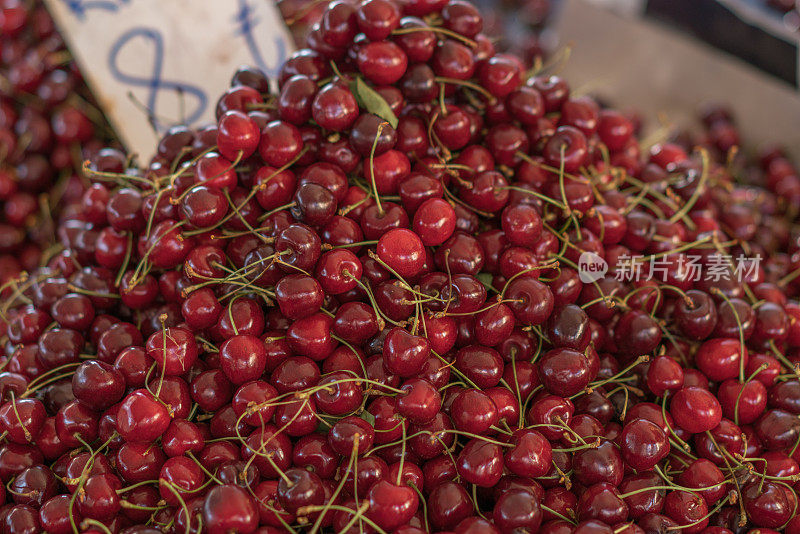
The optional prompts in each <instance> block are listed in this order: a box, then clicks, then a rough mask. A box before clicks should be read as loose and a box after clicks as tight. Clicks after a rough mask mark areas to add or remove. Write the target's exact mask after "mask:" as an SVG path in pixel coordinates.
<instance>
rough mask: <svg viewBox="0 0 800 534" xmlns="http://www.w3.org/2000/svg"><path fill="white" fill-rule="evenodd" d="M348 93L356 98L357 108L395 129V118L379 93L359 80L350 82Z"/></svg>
mask: <svg viewBox="0 0 800 534" xmlns="http://www.w3.org/2000/svg"><path fill="white" fill-rule="evenodd" d="M350 92H351V93H353V96H355V97H356V101H357V102H358V106H359V107H360V108H362V109H365V110H367V111H368V112H370V113H372V114H373V115H377V116H378V117H380V118H382V119H383V120H385V121H386V122H388V123H389V124H390V125H391V126H392V128H397V116H396V115H395V114H394V111H392V108H391V106H389V104H388V103H387V102H386V100H384V99H383V97H382V96H381V95H380V93H379V92H377V91H376V90H375V89H373V88H372V87H370V86H369V85H367V84H366V83H365V82H364V80H362V79H361V78H356V79H355V80H353V81H352V82H350Z"/></svg>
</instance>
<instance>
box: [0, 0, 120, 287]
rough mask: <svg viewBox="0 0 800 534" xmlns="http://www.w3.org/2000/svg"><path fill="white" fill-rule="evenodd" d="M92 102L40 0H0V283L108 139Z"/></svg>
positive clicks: (78, 189)
mask: <svg viewBox="0 0 800 534" xmlns="http://www.w3.org/2000/svg"><path fill="white" fill-rule="evenodd" d="M92 101H93V100H92V98H91V95H90V92H89V90H88V89H87V87H86V85H85V83H84V82H83V79H82V78H81V75H80V72H79V71H78V68H77V65H76V63H75V62H74V61H73V60H72V58H71V56H70V54H69V52H68V51H67V50H66V48H65V45H64V42H63V40H62V38H61V36H60V35H59V34H58V32H57V31H56V28H55V25H54V23H53V20H52V18H51V17H50V15H49V14H48V13H47V10H46V9H45V8H44V5H43V4H42V2H41V1H39V0H32V1H23V0H0V284H2V283H5V282H6V281H8V280H10V279H13V278H15V277H18V276H19V275H20V273H21V272H23V271H27V272H30V271H31V270H32V269H34V268H36V267H37V266H39V265H40V259H41V258H42V257H43V254H44V257H47V253H46V251H47V250H48V249H49V248H50V247H51V246H52V245H53V243H54V238H55V227H54V221H53V220H52V217H53V214H54V213H58V212H59V210H60V207H61V206H64V205H67V204H69V203H71V202H74V201H75V200H76V199H78V198H80V195H81V193H82V191H83V189H85V185H84V183H85V180H82V179H81V178H79V176H80V169H81V166H82V165H83V161H84V159H85V158H86V157H91V156H92V155H93V154H95V153H96V152H97V151H98V150H99V149H101V148H102V147H103V146H105V145H108V144H109V143H110V142H111V136H110V135H109V129H108V126H107V124H106V122H105V119H104V118H103V116H102V114H100V113H99V111H97V109H96V108H95V107H94V105H93V104H92V103H91V102H92Z"/></svg>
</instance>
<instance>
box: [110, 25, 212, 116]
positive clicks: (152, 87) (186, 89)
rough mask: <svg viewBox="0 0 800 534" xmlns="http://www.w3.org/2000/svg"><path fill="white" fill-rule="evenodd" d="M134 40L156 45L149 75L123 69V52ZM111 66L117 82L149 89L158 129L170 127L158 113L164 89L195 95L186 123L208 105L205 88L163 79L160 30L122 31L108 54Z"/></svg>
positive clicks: (202, 111) (148, 99)
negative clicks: (121, 61) (120, 57)
mask: <svg viewBox="0 0 800 534" xmlns="http://www.w3.org/2000/svg"><path fill="white" fill-rule="evenodd" d="M135 39H143V40H145V41H147V42H150V43H152V45H153V48H154V54H153V62H152V64H153V66H152V71H151V74H150V77H149V78H148V77H143V76H138V75H131V74H127V73H125V72H123V71H122V70H121V69H120V66H119V56H120V53H121V52H122V51H123V50H124V49H125V47H126V46H128V44H129V43H131V42H132V41H134V40H135ZM108 66H109V69H110V71H111V74H112V76H114V78H115V79H117V80H118V81H120V82H122V83H125V84H128V85H131V86H133V87H145V88H147V89H148V94H147V101H146V106H147V109H148V110H149V111H150V117H148V118H149V119H150V121H151V123H152V124H153V126H154V127H155V128H156V129H159V130H161V129H164V128H165V127H166V126H169V125H163V124H161V123H160V122H159V119H158V114H157V113H156V108H157V105H158V96H159V93H160V92H161V91H180V92H183V93H184V94H186V95H189V96H192V97H194V98H195V100H196V106H195V108H194V109H193V110H192V112H191V113H189V114H188V116H187V117H186V123H187V124H192V123H194V122H196V121H197V120H199V119H200V118H202V116H203V114H204V112H205V110H206V107H207V106H208V97H207V96H206V94H205V92H203V90H202V89H200V88H198V87H196V86H193V85H190V84H187V83H181V82H174V81H169V80H165V79H164V78H163V72H162V71H163V69H164V38H163V37H162V36H161V34H160V33H159V32H158V31H157V30H154V29H152V28H132V29H130V30H128V31H127V32H125V33H124V34H122V35H121V36H120V37H119V39H117V41H116V42H115V43H114V45H113V46H112V47H111V50H110V52H109V54H108Z"/></svg>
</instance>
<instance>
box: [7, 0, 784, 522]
mask: <svg viewBox="0 0 800 534" xmlns="http://www.w3.org/2000/svg"><path fill="white" fill-rule="evenodd" d="M308 45H309V48H307V49H303V50H300V51H298V52H297V53H295V54H294V55H293V56H292V57H291V58H290V59H289V60H288V61H287V62H286V63H285V65H284V66H283V68H282V69H281V72H280V75H279V77H278V79H277V80H273V82H274V85H275V86H277V91H276V92H272V91H271V88H270V83H269V80H267V78H266V77H265V76H264V74H263V73H261V72H259V71H257V70H255V69H252V68H241V69H240V70H238V71H237V72H236V73H235V75H234V76H233V80H232V84H231V88H230V89H229V90H228V91H227V92H226V93H225V94H224V95H222V97H221V98H220V99H219V101H218V104H217V118H218V121H217V123H216V124H214V125H211V126H208V127H203V128H199V129H189V128H186V127H176V128H173V129H172V130H170V131H169V132H168V133H167V134H166V135H165V136H164V137H163V138H162V140H161V142H160V143H159V145H158V147H157V150H156V155H155V156H154V157H153V159H152V160H151V162H150V163H149V165H147V166H146V167H145V168H133V167H129V166H128V165H129V161H128V160H127V159H126V157H125V156H124V155H123V154H122V153H121V152H120V151H118V150H115V149H103V150H100V151H98V152H97V154H95V155H94V156H93V157H92V158H91V160H90V162H89V163H87V165H86V166H85V167H86V171H85V176H84V178H85V179H86V181H87V184H89V185H88V187H86V189H85V191H83V193H82V195H81V197H80V198H79V199H78V200H76V201H75V202H74V203H71V204H69V205H67V206H66V207H65V208H64V209H63V210H62V212H61V214H60V215H59V220H58V237H59V243H60V246H61V248H60V250H59V251H58V252H56V253H55V254H54V255H53V257H52V258H50V259H49V260H48V261H47V265H46V267H42V268H38V269H33V270H31V271H30V272H28V273H26V274H24V275H20V276H17V277H15V278H13V279H10V280H9V281H8V282H7V283H6V284H5V286H4V287H3V291H4V292H5V294H6V295H7V298H6V299H5V301H4V302H3V304H2V306H1V307H0V312H2V317H3V319H4V321H5V323H4V324H5V328H4V333H5V344H4V349H5V350H4V355H3V367H2V372H0V396H2V404H0V431H1V432H2V434H0V436H2V440H0V480H2V482H3V484H4V489H3V490H2V493H1V494H2V496H3V499H4V500H5V504H4V505H3V506H2V507H1V508H0V531H2V532H3V533H6V534H17V533H35V532H42V531H46V532H48V533H51V534H60V533H65V534H68V533H71V532H85V533H92V534H108V533H109V532H110V533H117V532H122V533H127V534H133V533H139V534H145V533H151V532H153V533H155V532H170V533H172V532H174V533H176V534H180V533H192V532H208V533H212V534H217V533H221V534H222V533H224V534H227V533H234V532H235V533H244V534H249V533H254V532H258V533H259V534H272V533H278V532H296V533H299V532H309V533H321V532H337V533H338V532H343V533H364V532H366V533H393V532H396V533H401V534H414V533H422V532H440V533H444V532H453V533H458V534H464V533H503V534H506V533H523V532H528V533H534V532H543V533H546V534H573V533H577V534H589V533H592V534H595V533H596V534H641V533H645V534H656V533H658V534H667V533H669V532H686V533H687V534H692V533H708V534H739V533H744V532H751V531H752V532H760V533H769V532H774V531H786V532H790V533H800V519H798V513H797V512H798V497H797V493H796V490H795V486H796V485H797V484H798V482H800V467H799V466H798V461H800V450H798V444H800V419H798V415H800V381H798V374H799V373H800V367H799V366H798V364H799V363H800V304H798V303H797V301H796V300H795V299H796V298H797V296H798V295H799V294H800V232H798V230H797V228H796V226H795V224H796V214H797V207H798V203H797V202H796V201H795V199H796V198H797V197H796V196H793V195H796V191H797V189H798V188H797V186H798V184H800V179H798V177H797V173H796V172H795V169H794V168H793V167H792V166H791V164H790V163H789V161H788V160H787V159H786V157H785V156H783V155H782V154H781V152H780V151H779V150H771V151H769V152H765V153H764V154H763V158H762V161H763V169H759V168H755V169H751V168H749V167H748V168H747V169H748V172H746V173H745V172H744V171H742V169H741V168H740V167H739V165H738V158H737V157H736V156H735V154H734V153H733V151H734V149H733V147H734V146H735V145H736V141H735V134H736V129H735V127H734V126H733V123H732V121H731V119H730V117H729V116H728V117H726V116H725V113H724V112H723V111H724V110H721V109H716V110H710V111H709V112H708V114H707V123H708V124H709V131H711V130H714V131H715V132H716V134H715V135H716V137H714V136H711V135H710V134H709V135H708V136H707V142H704V143H703V144H704V145H705V146H701V147H700V148H698V149H697V150H688V149H687V148H685V147H682V146H681V145H680V144H679V143H677V142H676V143H662V144H657V145H655V146H653V147H650V148H645V147H642V146H640V144H639V142H638V141H637V139H636V136H635V130H636V128H635V125H634V123H633V122H632V121H631V120H630V119H629V118H628V117H627V116H626V115H625V114H623V113H620V112H618V111H615V110H613V109H607V108H603V107H601V106H600V105H598V103H596V102H595V101H594V100H592V99H591V98H589V97H585V96H576V95H574V94H571V91H570V87H569V85H568V83H567V82H566V81H565V80H563V79H561V78H559V77H558V76H555V75H549V74H547V73H545V72H527V71H525V69H524V68H523V65H522V63H521V62H520V60H519V59H517V58H516V57H515V56H512V55H506V54H501V53H496V52H495V50H494V47H493V44H492V42H491V41H490V40H489V39H487V38H486V37H485V35H484V34H482V18H481V16H480V15H479V12H478V11H477V10H476V9H475V8H474V7H473V6H472V5H471V4H469V3H467V2H465V1H464V0H449V1H445V0H402V1H398V2H395V1H394V0H365V1H363V2H362V3H360V4H357V3H352V2H349V1H346V0H336V1H334V2H331V3H330V4H328V5H327V6H326V7H325V10H324V12H323V13H322V16H321V19H320V21H319V23H318V24H316V25H314V26H313V28H312V29H311V31H310V32H309V34H308ZM712 125H714V126H713V127H712ZM717 125H718V126H717ZM725 125H727V126H729V128H728V129H727V130H725V128H724V126H725ZM732 140H733V141H732ZM692 148H693V147H692ZM740 256H741V257H746V258H749V259H751V262H750V264H749V265H754V267H753V268H750V269H739V268H738V266H737V264H735V263H734V260H736V259H737V258H739V257H740ZM587 258H589V260H591V261H588V260H587ZM753 258H760V259H761V261H760V262H754V261H752V259H753ZM603 262H605V264H607V265H608V266H609V270H608V272H607V273H605V275H604V276H603V275H602V272H600V271H598V270H596V269H595V270H592V269H589V268H588V265H592V266H595V267H596V266H597V265H600V266H602V265H603ZM697 269H699V272H698V271H697ZM713 273H716V274H713ZM633 275H635V276H633Z"/></svg>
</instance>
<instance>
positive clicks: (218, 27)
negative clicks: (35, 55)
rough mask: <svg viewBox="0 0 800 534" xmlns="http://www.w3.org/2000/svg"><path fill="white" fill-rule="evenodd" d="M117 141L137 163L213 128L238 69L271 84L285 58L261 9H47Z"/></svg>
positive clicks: (91, 5) (99, 3)
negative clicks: (162, 138) (188, 130)
mask: <svg viewBox="0 0 800 534" xmlns="http://www.w3.org/2000/svg"><path fill="white" fill-rule="evenodd" d="M45 3H46V4H47V7H48V8H49V10H50V12H51V13H52V15H53V17H54V18H55V20H56V23H57V24H58V27H59V29H60V31H61V33H62V35H63V36H64V39H65V40H66V42H67V45H68V46H69V48H70V51H71V52H72V54H73V55H74V56H75V59H76V60H77V61H78V64H79V65H80V67H81V71H82V72H83V75H84V77H85V78H86V80H87V82H88V83H89V86H90V87H91V89H92V91H93V93H94V95H95V97H96V98H97V100H98V101H99V103H100V105H101V107H102V108H103V110H104V111H105V112H106V115H107V116H108V118H109V119H110V121H111V124H112V126H113V127H114V128H115V130H116V132H117V134H119V136H120V140H121V141H122V142H123V143H124V144H125V146H126V147H127V148H128V150H129V151H130V152H132V153H136V154H138V155H140V156H141V157H142V158H143V159H145V160H146V158H149V157H150V156H151V155H152V154H153V153H154V151H155V148H156V143H157V140H158V137H159V135H158V133H157V132H163V131H164V130H166V129H167V128H169V127H170V126H172V125H175V124H188V125H198V124H202V123H204V122H207V121H213V120H214V110H215V107H216V104H217V98H218V97H219V96H220V95H221V94H222V93H223V92H224V91H225V90H226V89H227V88H228V87H229V84H230V79H231V75H232V74H233V72H234V71H235V70H236V68H237V67H239V66H240V65H252V66H255V67H258V68H260V69H262V70H263V71H264V72H266V73H267V75H268V76H270V78H271V79H274V78H275V77H276V76H277V73H278V70H279V68H280V65H281V64H282V63H283V61H284V60H285V59H286V58H287V57H288V56H289V55H290V54H291V53H292V52H293V48H294V47H293V44H292V41H291V38H290V36H289V33H288V32H287V30H286V27H285V26H284V24H283V20H282V19H281V17H280V14H279V13H278V11H277V9H276V7H275V4H274V3H273V2H270V1H267V0H222V1H220V0H45Z"/></svg>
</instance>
